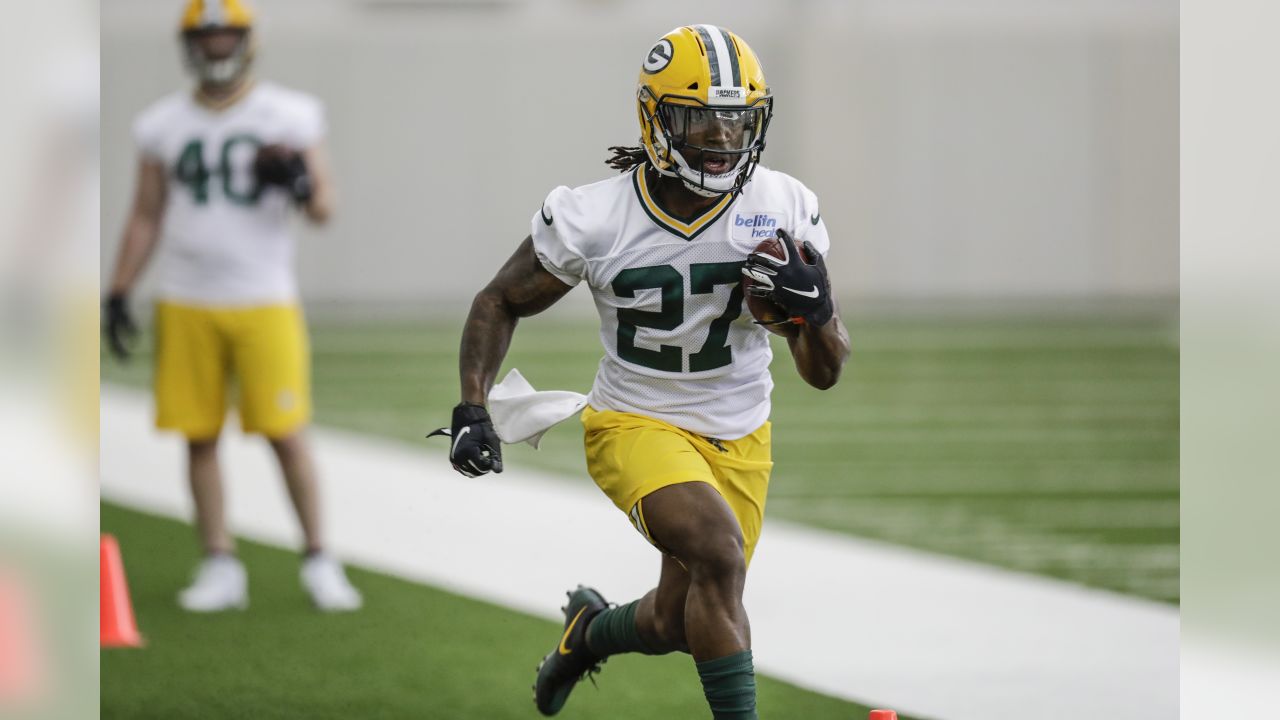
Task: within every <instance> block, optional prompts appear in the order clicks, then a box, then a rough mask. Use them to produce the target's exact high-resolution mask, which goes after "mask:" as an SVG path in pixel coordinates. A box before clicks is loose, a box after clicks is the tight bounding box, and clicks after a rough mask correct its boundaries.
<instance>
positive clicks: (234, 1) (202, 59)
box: [180, 0, 254, 84]
mask: <svg viewBox="0 0 1280 720" xmlns="http://www.w3.org/2000/svg"><path fill="white" fill-rule="evenodd" d="M252 29H253V11H252V10H251V9H250V8H249V6H248V5H246V4H245V3H244V2H242V1H241V0H189V1H188V2H187V6H186V8H185V9H184V10H183V11H182V22H181V24H180V30H181V34H182V44H183V49H184V51H185V58H186V62H187V66H188V67H189V68H190V69H191V71H192V72H193V73H194V74H195V75H196V77H197V78H199V79H200V80H201V81H202V82H209V83H214V84H227V83H231V82H234V81H236V80H238V79H239V78H240V77H241V76H243V75H244V73H245V72H247V71H248V69H249V65H250V63H252V62H253V53H254V47H253V40H252V38H251V37H250V32H249V31H250V30H252ZM227 30H231V31H234V32H237V33H239V35H240V39H239V42H237V43H236V46H235V48H234V49H233V50H232V51H231V53H230V54H229V55H226V56H225V57H224V56H219V57H211V56H210V55H209V54H208V53H207V52H206V50H205V49H204V48H203V47H201V44H200V42H199V40H200V37H201V36H202V35H205V34H209V33H214V32H223V31H227Z"/></svg>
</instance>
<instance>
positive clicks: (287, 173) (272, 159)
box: [253, 145, 312, 204]
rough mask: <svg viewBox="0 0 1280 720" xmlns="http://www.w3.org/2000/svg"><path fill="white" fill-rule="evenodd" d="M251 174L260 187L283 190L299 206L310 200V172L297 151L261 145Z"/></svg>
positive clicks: (304, 160)
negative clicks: (267, 186) (256, 179)
mask: <svg viewBox="0 0 1280 720" xmlns="http://www.w3.org/2000/svg"><path fill="white" fill-rule="evenodd" d="M253 174H254V176H255V177H257V178H258V182H259V183H261V184H262V185H276V186H279V187H282V188H284V189H285V191H286V192H288V193H289V196H290V197H292V198H293V199H294V200H295V201H297V202H298V203H299V204H305V203H306V202H307V201H309V200H310V199H311V192H312V183H311V171H310V170H309V169H308V168H307V161H306V159H305V158H304V157H303V156H302V153H301V152H299V151H297V150H293V149H290V148H287V147H285V146H283V145H263V146H262V147H260V148H258V155H257V156H256V157H255V158H254V160H253Z"/></svg>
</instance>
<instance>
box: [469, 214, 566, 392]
mask: <svg viewBox="0 0 1280 720" xmlns="http://www.w3.org/2000/svg"><path fill="white" fill-rule="evenodd" d="M570 289H571V288H570V286H568V285H566V284H564V283H563V282H561V281H560V280H559V279H558V278H556V276H554V275H552V274H551V273H549V272H547V270H546V268H544V267H542V263H540V262H539V261H538V256H537V255H536V254H535V253H534V251H533V238H532V237H526V238H525V239H524V242H522V243H520V247H518V248H516V251H515V252H514V253H513V254H512V255H511V257H510V258H509V259H508V260H507V262H506V263H505V264H504V265H503V266H502V269H500V270H498V274H497V275H495V276H494V278H493V280H491V281H490V282H489V284H488V285H486V286H485V288H484V289H483V290H481V291H480V292H479V293H477V294H476V297H475V300H474V301H473V302H472V303H471V313H470V314H469V315H467V323H466V325H465V327H464V328H463V330H462V349H461V351H460V353H459V362H458V364H459V371H460V373H461V377H462V401H463V402H464V403H472V404H475V405H483V404H484V403H485V399H486V398H487V397H488V396H489V389H490V388H491V387H493V383H494V379H495V378H496V377H497V374H498V369H499V368H500V367H501V366H502V359H503V358H504V357H506V355H507V348H508V347H510V345H511V336H512V334H513V333H514V332H515V329H516V323H517V322H518V321H519V320H520V318H524V317H529V316H530V315H536V314H538V313H540V312H542V311H543V310H546V309H547V308H549V307H551V306H552V305H553V304H555V302H556V301H557V300H559V299H560V298H562V297H564V296H565V294H566V293H568V292H569V290H570Z"/></svg>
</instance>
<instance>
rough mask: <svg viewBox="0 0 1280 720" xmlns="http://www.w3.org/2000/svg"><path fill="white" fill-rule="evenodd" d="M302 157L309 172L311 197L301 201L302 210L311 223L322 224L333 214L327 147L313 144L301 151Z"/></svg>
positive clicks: (331, 174)
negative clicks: (303, 201)
mask: <svg viewBox="0 0 1280 720" xmlns="http://www.w3.org/2000/svg"><path fill="white" fill-rule="evenodd" d="M302 158H303V160H304V161H305V162H306V167H307V171H308V172H309V173H310V174H311V197H310V198H308V199H307V201H306V202H305V203H303V205H302V211H303V213H304V214H306V216H307V219H308V220H310V221H311V222H312V223H315V224H316V225H323V224H325V223H327V222H329V218H330V217H331V216H332V215H333V204H334V192H333V171H332V166H331V164H330V162H329V148H328V146H326V145H325V144H324V143H320V144H319V145H313V146H311V147H309V148H307V149H306V150H304V151H303V153H302Z"/></svg>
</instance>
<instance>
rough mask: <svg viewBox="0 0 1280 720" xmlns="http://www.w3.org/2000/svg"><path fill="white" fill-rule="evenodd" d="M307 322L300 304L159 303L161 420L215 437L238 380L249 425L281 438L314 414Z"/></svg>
mask: <svg viewBox="0 0 1280 720" xmlns="http://www.w3.org/2000/svg"><path fill="white" fill-rule="evenodd" d="M309 355H310V352H309V346H308V341H307V329H306V323H305V322H304V321H303V317H302V310H301V309H300V308H299V307H298V306H296V305H269V306H262V307H245V308H240V307H234V308H206V307H190V306H185V305H178V304H174V303H168V302H162V303H158V304H157V305H156V362H155V398H156V427H158V428H160V429H162V430H177V431H178V432H181V433H182V434H184V435H186V436H187V437H188V438H189V439H192V440H202V439H208V438H213V437H216V436H217V435H218V433H219V432H220V431H221V430H222V421H223V418H225V417H226V414H227V385H228V381H229V379H231V378H234V379H235V381H236V384H237V385H238V386H239V391H240V397H239V403H238V406H239V410H240V425H241V427H242V428H244V431H245V432H250V433H260V434H262V435H266V436H267V437H283V436H285V435H288V434H289V433H291V432H293V431H294V430H296V429H297V428H299V427H300V426H302V425H303V424H305V423H306V422H307V421H308V420H309V419H310V417H311V386H310V383H311V377H310V375H311V368H310V357H309Z"/></svg>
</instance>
